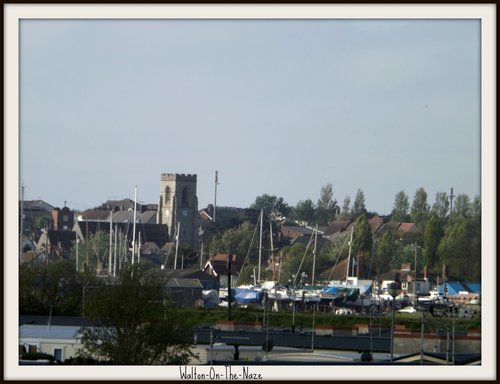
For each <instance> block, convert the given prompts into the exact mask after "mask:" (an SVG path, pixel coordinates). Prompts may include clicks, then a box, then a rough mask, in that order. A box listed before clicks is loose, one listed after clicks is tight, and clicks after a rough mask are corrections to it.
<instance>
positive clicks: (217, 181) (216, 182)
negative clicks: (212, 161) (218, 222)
mask: <svg viewBox="0 0 500 384" xmlns="http://www.w3.org/2000/svg"><path fill="white" fill-rule="evenodd" d="M217 185H219V171H215V196H214V215H213V220H214V223H215V210H216V209H217Z"/></svg>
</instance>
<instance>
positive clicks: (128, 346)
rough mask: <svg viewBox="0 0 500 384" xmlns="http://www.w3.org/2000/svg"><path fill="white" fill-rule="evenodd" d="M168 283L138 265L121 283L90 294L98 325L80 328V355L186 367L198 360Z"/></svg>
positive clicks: (90, 313)
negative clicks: (171, 296) (174, 305)
mask: <svg viewBox="0 0 500 384" xmlns="http://www.w3.org/2000/svg"><path fill="white" fill-rule="evenodd" d="M164 283H165V281H164V280H163V279H161V278H160V277H159V276H156V275H149V276H148V275H146V274H145V272H144V270H143V269H142V268H141V266H140V265H139V264H135V265H133V266H132V265H130V266H127V268H125V269H124V270H123V271H122V273H121V276H120V279H119V282H118V283H117V284H114V285H105V284H102V285H100V286H97V287H96V288H94V289H92V290H90V292H89V294H88V298H87V302H86V304H85V314H86V316H87V318H88V319H89V320H90V321H91V322H92V326H90V327H83V328H81V330H80V331H81V335H82V338H81V341H82V346H83V348H82V350H81V351H80V356H81V357H82V358H88V357H95V358H97V359H98V360H104V361H108V362H111V363H113V364H125V365H158V364H173V365H183V364H186V363H187V362H188V361H189V358H190V357H191V356H193V354H192V353H191V352H190V349H189V347H190V343H191V337H192V329H191V324H190V322H189V319H187V318H185V316H182V315H181V312H180V311H179V310H178V309H177V308H175V307H173V306H172V305H171V304H170V301H169V299H168V297H167V296H166V295H165V291H164Z"/></svg>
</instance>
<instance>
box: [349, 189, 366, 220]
mask: <svg viewBox="0 0 500 384" xmlns="http://www.w3.org/2000/svg"><path fill="white" fill-rule="evenodd" d="M351 212H352V217H353V218H358V217H359V216H361V215H366V213H367V211H366V207H365V194H364V193H363V191H362V190H361V189H358V191H357V192H356V198H355V199H354V204H353V205H352V210H351Z"/></svg>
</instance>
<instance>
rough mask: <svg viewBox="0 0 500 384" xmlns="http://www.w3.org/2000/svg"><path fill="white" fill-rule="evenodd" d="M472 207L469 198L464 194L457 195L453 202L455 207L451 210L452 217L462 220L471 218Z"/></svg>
mask: <svg viewBox="0 0 500 384" xmlns="http://www.w3.org/2000/svg"><path fill="white" fill-rule="evenodd" d="M471 213H472V205H471V202H470V199H469V196H467V195H464V194H459V195H458V196H457V199H456V200H455V207H454V209H453V215H454V216H458V217H463V218H468V217H471Z"/></svg>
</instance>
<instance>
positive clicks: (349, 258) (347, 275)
mask: <svg viewBox="0 0 500 384" xmlns="http://www.w3.org/2000/svg"><path fill="white" fill-rule="evenodd" d="M353 233H354V224H353V225H352V228H351V240H349V255H348V256H347V271H346V274H345V281H346V283H347V280H348V278H349V263H350V262H351V247H352V235H353Z"/></svg>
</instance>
